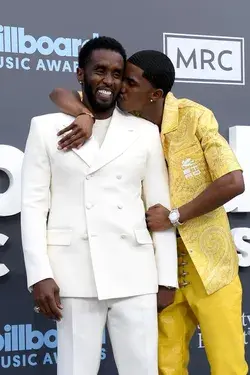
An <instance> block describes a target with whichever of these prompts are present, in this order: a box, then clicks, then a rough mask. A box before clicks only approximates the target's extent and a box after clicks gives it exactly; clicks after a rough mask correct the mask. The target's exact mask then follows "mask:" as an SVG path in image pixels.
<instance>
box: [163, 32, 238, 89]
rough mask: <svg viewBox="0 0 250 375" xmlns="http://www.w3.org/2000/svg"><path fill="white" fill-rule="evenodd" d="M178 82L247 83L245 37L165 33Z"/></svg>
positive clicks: (166, 51)
mask: <svg viewBox="0 0 250 375" xmlns="http://www.w3.org/2000/svg"><path fill="white" fill-rule="evenodd" d="M163 52H164V53H165V54H166V55H168V57H169V58H170V59H171V60H172V62H173V64H174V66H175V70H176V82H193V83H213V84H234V85H245V60H244V59H245V56H244V38H231V37H220V36H208V35H191V34H190V35H189V34H171V33H163Z"/></svg>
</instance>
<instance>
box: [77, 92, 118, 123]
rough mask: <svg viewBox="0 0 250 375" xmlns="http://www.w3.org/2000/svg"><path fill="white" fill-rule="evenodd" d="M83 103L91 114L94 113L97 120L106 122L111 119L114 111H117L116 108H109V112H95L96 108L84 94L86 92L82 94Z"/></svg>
mask: <svg viewBox="0 0 250 375" xmlns="http://www.w3.org/2000/svg"><path fill="white" fill-rule="evenodd" d="M82 103H83V104H84V105H85V107H86V108H87V109H88V110H89V111H90V112H91V113H93V115H94V116H95V119H96V120H105V119H107V118H109V117H111V116H112V114H113V112H114V109H115V107H112V108H108V109H107V110H104V111H101V112H99V111H96V110H94V108H93V107H92V106H91V104H90V103H89V100H88V98H87V96H86V94H85V93H84V91H83V92H82Z"/></svg>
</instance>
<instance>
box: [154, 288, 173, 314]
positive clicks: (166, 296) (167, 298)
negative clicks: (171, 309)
mask: <svg viewBox="0 0 250 375" xmlns="http://www.w3.org/2000/svg"><path fill="white" fill-rule="evenodd" d="M174 297H175V289H168V288H166V287H165V286H159V291H158V295H157V307H158V312H159V313H160V312H161V311H162V310H164V309H165V308H166V307H168V306H170V305H172V303H173V302H174Z"/></svg>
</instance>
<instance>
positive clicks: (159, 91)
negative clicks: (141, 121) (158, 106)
mask: <svg viewBox="0 0 250 375" xmlns="http://www.w3.org/2000/svg"><path fill="white" fill-rule="evenodd" d="M163 98H164V92H163V90H162V89H157V90H154V91H153V92H152V94H151V99H152V100H153V101H154V102H156V101H157V100H159V99H163Z"/></svg>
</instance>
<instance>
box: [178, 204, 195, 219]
mask: <svg viewBox="0 0 250 375" xmlns="http://www.w3.org/2000/svg"><path fill="white" fill-rule="evenodd" d="M189 207H190V203H188V204H185V205H184V206H182V207H180V208H179V213H180V218H179V221H180V222H181V223H185V222H186V221H188V220H190V219H192V215H191V211H190V209H189Z"/></svg>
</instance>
